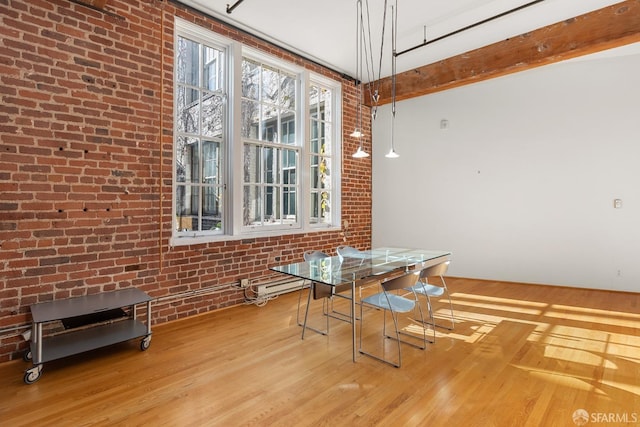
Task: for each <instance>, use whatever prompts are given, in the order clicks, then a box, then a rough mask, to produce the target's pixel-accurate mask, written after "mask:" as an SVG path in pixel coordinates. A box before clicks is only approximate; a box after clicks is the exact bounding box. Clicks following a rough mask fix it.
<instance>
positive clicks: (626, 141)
mask: <svg viewBox="0 0 640 427" xmlns="http://www.w3.org/2000/svg"><path fill="white" fill-rule="evenodd" d="M398 60H401V59H400V58H399V59H398ZM396 111H397V113H396V139H395V141H396V143H395V145H396V151H398V152H399V154H400V156H401V157H400V158H398V159H387V158H385V157H384V154H385V153H386V152H387V151H388V150H389V138H390V123H391V119H390V117H391V106H390V105H385V106H383V107H380V109H379V112H378V117H377V119H376V120H375V122H374V124H373V141H374V142H373V156H372V157H373V159H372V161H373V175H374V176H373V236H372V245H373V247H376V246H393V245H396V246H411V247H424V248H430V249H448V250H451V251H452V252H453V258H452V263H451V267H450V269H449V273H448V274H449V275H452V276H460V277H470V278H482V279H496V280H505V281H515V282H526V283H542V284H555V285H566V286H576V287H585V288H600V289H617V290H626V291H640V55H637V54H636V55H628V56H620V57H607V56H604V57H602V56H600V57H596V59H587V58H585V59H582V60H573V61H567V62H563V63H558V64H553V65H549V66H545V67H541V68H537V69H534V70H530V71H527V72H523V73H518V74H513V75H509V76H505V77H502V78H498V79H493V80H489V81H486V82H481V83H476V84H473V85H468V86H464V87H461V88H457V89H453V90H449V91H445V92H440V93H436V94H433V95H428V96H423V97H420V98H414V99H411V100H407V101H402V102H398V103H397V106H396ZM441 119H446V120H448V122H449V128H448V129H446V130H441V129H440V121H441ZM616 198H619V199H622V203H623V207H622V208H621V209H614V207H613V201H614V199H616Z"/></svg>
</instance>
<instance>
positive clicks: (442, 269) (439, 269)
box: [420, 261, 451, 279]
mask: <svg viewBox="0 0 640 427" xmlns="http://www.w3.org/2000/svg"><path fill="white" fill-rule="evenodd" d="M450 262H451V261H445V262H441V263H440V264H436V265H432V266H431V267H427V268H424V269H423V270H422V271H421V272H420V278H421V279H426V278H427V277H433V276H439V277H441V276H444V274H445V273H446V272H447V269H448V268H449V263H450Z"/></svg>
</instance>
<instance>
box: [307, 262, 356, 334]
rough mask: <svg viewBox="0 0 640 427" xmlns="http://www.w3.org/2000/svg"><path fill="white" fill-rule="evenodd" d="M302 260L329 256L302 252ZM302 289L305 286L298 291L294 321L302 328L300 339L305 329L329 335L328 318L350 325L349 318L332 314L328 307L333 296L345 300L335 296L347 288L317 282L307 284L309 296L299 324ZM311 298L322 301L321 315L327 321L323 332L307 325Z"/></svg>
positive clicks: (339, 314)
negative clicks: (302, 318) (302, 319)
mask: <svg viewBox="0 0 640 427" xmlns="http://www.w3.org/2000/svg"><path fill="white" fill-rule="evenodd" d="M303 258H304V260H305V261H314V260H321V259H323V258H329V255H327V254H326V253H324V252H322V251H316V250H309V251H305V252H304V254H303ZM304 287H305V284H303V286H302V289H300V293H299V294H298V311H297V313H296V320H297V322H298V326H302V339H304V333H305V331H306V330H307V328H308V329H311V330H312V331H314V332H317V333H319V334H322V335H327V334H328V333H329V318H330V317H332V318H334V319H338V320H342V321H345V322H349V323H351V320H350V318H348V317H347V315H346V314H344V315H343V314H342V313H338V312H336V313H335V314H332V313H331V312H330V311H329V307H330V306H331V307H332V298H333V297H334V296H339V297H341V298H347V297H346V296H343V295H338V294H336V292H338V291H339V292H342V291H344V290H345V289H346V288H347V287H346V286H339V287H335V286H331V285H327V284H324V283H318V282H310V284H309V294H308V296H307V306H306V309H305V312H304V321H303V322H302V323H300V305H301V303H302V291H303V289H304ZM349 289H350V288H349ZM312 297H313V299H314V300H318V299H322V300H323V301H322V314H323V315H324V316H325V318H326V321H327V326H326V329H325V330H324V331H323V330H320V329H317V328H314V327H311V326H308V325H307V320H308V318H309V307H310V305H311V298H312ZM349 299H350V298H349ZM332 311H333V310H332Z"/></svg>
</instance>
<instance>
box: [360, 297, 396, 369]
mask: <svg viewBox="0 0 640 427" xmlns="http://www.w3.org/2000/svg"><path fill="white" fill-rule="evenodd" d="M364 305H365V304H364V303H363V302H360V333H359V335H360V341H359V343H360V344H359V346H358V347H359V348H358V351H359V352H360V354H364V355H366V356H369V357H372V358H374V359H376V360H379V361H381V362H384V363H387V364H389V365H391V366H394V367H396V368H399V367H400V366H401V365H402V353H401V349H400V336H399V335H398V327H397V322H396V321H395V320H396V319H395V318H394V324H395V325H396V336H397V339H396V342H397V343H398V363H394V362H392V361H390V360H387V359H385V358H384V357H380V356H378V355H375V354H373V353H369V352H367V351H364V349H363V348H362V327H363V324H364ZM372 308H377V307H372ZM381 311H382V315H383V316H384V317H383V320H382V336H383V339H384V338H387V337H388V336H387V333H386V322H387V310H384V309H382V310H381ZM391 316H392V317H393V312H392V313H391ZM389 338H391V337H389ZM383 347H384V344H383ZM383 351H384V349H383Z"/></svg>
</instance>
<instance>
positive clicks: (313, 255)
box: [302, 250, 329, 261]
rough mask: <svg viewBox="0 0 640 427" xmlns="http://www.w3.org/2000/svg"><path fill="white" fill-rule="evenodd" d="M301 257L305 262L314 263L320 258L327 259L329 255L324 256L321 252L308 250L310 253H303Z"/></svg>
mask: <svg viewBox="0 0 640 427" xmlns="http://www.w3.org/2000/svg"><path fill="white" fill-rule="evenodd" d="M302 257H303V258H304V260H305V261H315V260H318V259H322V258H329V255H327V254H325V253H324V252H322V251H314V250H310V251H305V252H304V254H302Z"/></svg>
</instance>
